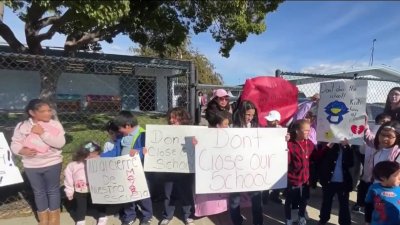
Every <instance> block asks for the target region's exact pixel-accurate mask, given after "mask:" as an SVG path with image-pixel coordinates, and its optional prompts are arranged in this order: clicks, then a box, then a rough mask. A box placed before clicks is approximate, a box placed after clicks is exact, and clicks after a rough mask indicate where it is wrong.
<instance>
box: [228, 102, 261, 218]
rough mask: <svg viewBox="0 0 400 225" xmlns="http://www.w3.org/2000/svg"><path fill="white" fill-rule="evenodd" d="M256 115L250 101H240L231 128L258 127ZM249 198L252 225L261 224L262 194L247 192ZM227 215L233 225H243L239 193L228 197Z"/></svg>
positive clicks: (259, 192) (255, 110)
mask: <svg viewBox="0 0 400 225" xmlns="http://www.w3.org/2000/svg"><path fill="white" fill-rule="evenodd" d="M258 126H259V124H258V115H257V109H256V107H255V105H254V104H253V103H252V102H250V101H246V100H245V101H241V102H239V104H238V107H237V108H236V109H235V112H234V113H233V127H239V128H251V127H258ZM248 195H249V196H250V198H251V213H252V216H253V225H262V224H263V214H262V210H263V209H262V194H261V191H253V192H248ZM229 213H230V217H231V220H232V223H233V224H234V225H241V224H243V220H244V219H243V216H242V215H241V212H240V193H231V194H230V195H229Z"/></svg>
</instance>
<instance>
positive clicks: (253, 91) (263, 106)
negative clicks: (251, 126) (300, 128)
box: [241, 76, 299, 126]
mask: <svg viewBox="0 0 400 225" xmlns="http://www.w3.org/2000/svg"><path fill="white" fill-rule="evenodd" d="M298 92H299V91H298V89H297V87H296V86H295V85H293V84H291V83H290V82H289V81H287V80H284V79H282V78H279V77H267V76H263V77H255V78H252V79H247V80H246V83H245V84H244V87H243V93H242V96H241V100H249V101H251V102H253V103H254V104H255V106H256V108H257V113H258V122H259V124H260V125H261V126H266V123H267V121H266V120H265V116H266V115H268V113H269V112H270V111H271V110H276V111H278V112H279V113H280V114H281V121H280V124H281V125H282V124H286V123H287V122H288V121H289V119H290V118H291V117H292V116H293V114H294V113H295V112H296V111H297V95H298Z"/></svg>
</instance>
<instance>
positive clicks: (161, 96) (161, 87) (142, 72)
mask: <svg viewBox="0 0 400 225" xmlns="http://www.w3.org/2000/svg"><path fill="white" fill-rule="evenodd" d="M179 72H180V71H179V70H171V69H159V68H144V67H136V68H135V75H136V76H157V77H156V83H157V90H156V96H157V101H156V103H157V106H156V110H157V111H161V112H166V111H168V78H167V77H168V76H174V75H176V74H178V73H179Z"/></svg>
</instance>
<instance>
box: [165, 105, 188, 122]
mask: <svg viewBox="0 0 400 225" xmlns="http://www.w3.org/2000/svg"><path fill="white" fill-rule="evenodd" d="M172 116H175V117H177V118H178V119H179V123H180V124H181V125H192V118H191V116H190V114H189V113H188V111H187V110H186V109H185V108H183V107H175V108H172V109H170V110H169V111H168V112H167V120H168V124H169V121H170V119H171V117H172Z"/></svg>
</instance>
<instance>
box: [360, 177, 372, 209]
mask: <svg viewBox="0 0 400 225" xmlns="http://www.w3.org/2000/svg"><path fill="white" fill-rule="evenodd" d="M371 184H372V182H365V181H363V180H361V179H360V183H359V184H358V188H357V205H359V206H362V207H363V206H365V197H366V196H367V192H368V188H369V186H371Z"/></svg>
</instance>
